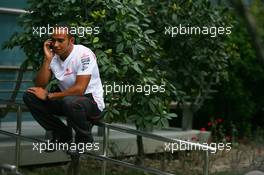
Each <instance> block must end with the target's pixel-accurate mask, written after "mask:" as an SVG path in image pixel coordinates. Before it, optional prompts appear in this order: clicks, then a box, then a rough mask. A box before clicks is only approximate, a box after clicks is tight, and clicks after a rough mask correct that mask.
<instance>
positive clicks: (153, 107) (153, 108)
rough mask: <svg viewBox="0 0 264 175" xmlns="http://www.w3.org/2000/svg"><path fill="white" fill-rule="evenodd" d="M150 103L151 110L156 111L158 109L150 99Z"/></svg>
mask: <svg viewBox="0 0 264 175" xmlns="http://www.w3.org/2000/svg"><path fill="white" fill-rule="evenodd" d="M148 104H149V107H150V109H151V111H152V112H153V113H155V112H156V109H155V106H154V105H153V103H152V102H151V101H149V102H148Z"/></svg>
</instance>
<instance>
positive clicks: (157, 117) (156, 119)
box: [152, 116, 160, 123]
mask: <svg viewBox="0 0 264 175" xmlns="http://www.w3.org/2000/svg"><path fill="white" fill-rule="evenodd" d="M159 120H160V117H159V116H155V117H154V118H152V122H153V123H156V122H157V121H159Z"/></svg>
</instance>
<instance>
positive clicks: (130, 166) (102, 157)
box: [85, 153, 174, 175]
mask: <svg viewBox="0 0 264 175" xmlns="http://www.w3.org/2000/svg"><path fill="white" fill-rule="evenodd" d="M85 155H87V156H89V157H91V158H94V159H97V160H104V161H109V162H111V163H114V164H117V165H122V166H125V167H128V168H132V169H135V170H140V171H145V172H148V173H153V174H158V175H174V174H171V173H167V172H163V171H160V170H158V169H154V168H146V167H143V166H138V165H134V164H131V163H128V162H123V161H120V160H116V159H111V158H109V157H104V156H100V155H93V154H91V153H85Z"/></svg>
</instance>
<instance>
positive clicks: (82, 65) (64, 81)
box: [50, 45, 105, 111]
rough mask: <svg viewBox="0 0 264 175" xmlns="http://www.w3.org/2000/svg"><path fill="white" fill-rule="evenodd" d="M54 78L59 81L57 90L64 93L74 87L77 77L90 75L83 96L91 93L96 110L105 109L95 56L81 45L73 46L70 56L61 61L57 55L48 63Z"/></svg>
mask: <svg viewBox="0 0 264 175" xmlns="http://www.w3.org/2000/svg"><path fill="white" fill-rule="evenodd" d="M50 69H51V70H52V72H53V74H54V76H55V78H56V79H57V80H58V81H59V84H58V85H59V88H60V89H61V90H62V91H64V90H66V89H68V88H70V87H71V86H73V85H74V83H75V80H76V76H77V75H91V80H90V82H89V84H88V87H87V89H86V90H85V94H88V93H91V94H92V95H93V98H94V100H95V102H96V103H97V106H98V108H99V109H100V110H101V111H102V110H103V109H104V107H105V104H104V99H103V87H102V82H101V79H100V74H99V69H98V65H97V61H96V56H95V54H94V53H93V52H92V51H91V50H90V49H89V48H87V47H85V46H83V45H74V47H73V50H72V52H71V53H70V55H69V56H68V57H67V58H66V59H65V60H64V61H62V60H61V59H60V58H59V56H58V55H56V54H55V56H54V57H53V58H52V61H51V63H50Z"/></svg>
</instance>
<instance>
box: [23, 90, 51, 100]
mask: <svg viewBox="0 0 264 175" xmlns="http://www.w3.org/2000/svg"><path fill="white" fill-rule="evenodd" d="M27 92H30V93H32V94H34V95H35V96H36V97H37V98H39V99H41V100H47V98H48V91H47V90H46V89H43V88H41V87H31V88H28V89H27Z"/></svg>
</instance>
